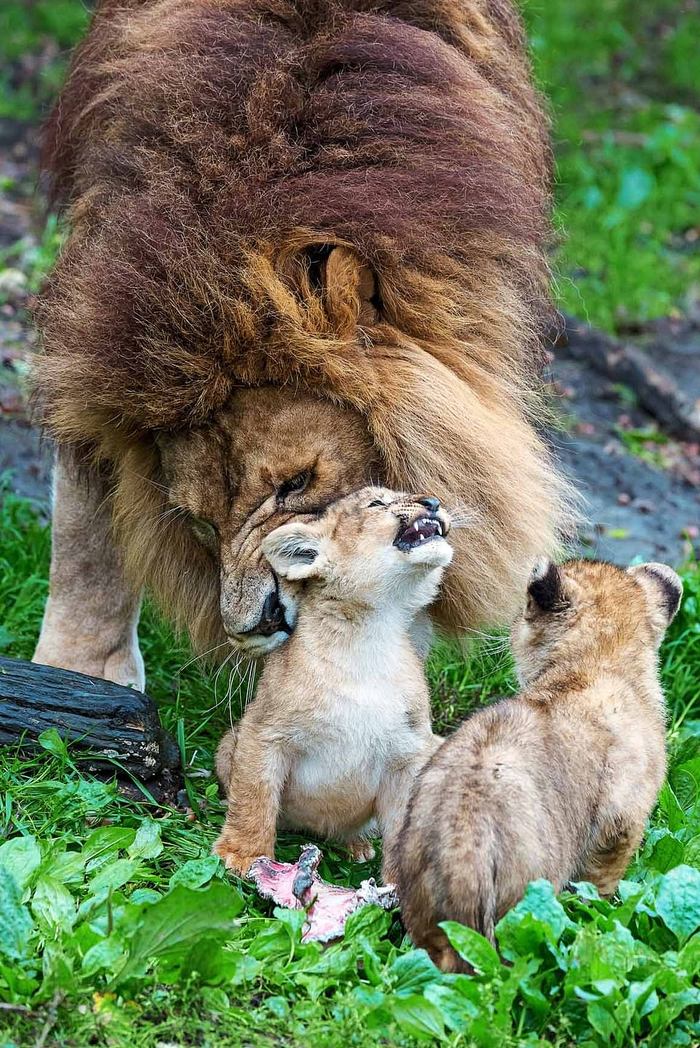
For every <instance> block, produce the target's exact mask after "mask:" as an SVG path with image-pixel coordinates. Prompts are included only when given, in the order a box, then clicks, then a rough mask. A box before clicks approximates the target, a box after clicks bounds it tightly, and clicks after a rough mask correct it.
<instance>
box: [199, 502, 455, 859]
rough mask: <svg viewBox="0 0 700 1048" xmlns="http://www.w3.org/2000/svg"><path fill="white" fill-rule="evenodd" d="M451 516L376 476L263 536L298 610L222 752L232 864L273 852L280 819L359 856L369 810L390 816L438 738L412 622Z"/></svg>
mask: <svg viewBox="0 0 700 1048" xmlns="http://www.w3.org/2000/svg"><path fill="white" fill-rule="evenodd" d="M449 526H450V521H449V517H448V516H447V514H446V513H445V512H444V510H443V509H442V508H441V507H440V503H439V502H438V500H437V499H435V498H432V497H421V496H412V495H402V494H397V493H395V492H392V491H388V490H387V489H385V488H376V487H375V488H364V489H363V490H361V491H359V492H356V493H354V494H352V495H349V496H347V497H346V498H343V499H340V500H339V501H338V502H336V503H334V504H333V505H331V506H330V507H329V508H328V509H327V510H326V512H325V513H324V515H323V516H322V517H321V518H319V519H317V520H314V521H311V522H308V523H306V522H299V521H294V522H293V523H289V524H286V525H283V526H282V527H280V528H277V529H276V530H275V531H274V532H272V533H271V534H270V535H268V536H267V538H266V539H265V540H264V542H263V550H264V552H265V555H266V556H267V558H268V560H269V561H270V564H271V565H272V568H273V569H274V571H275V572H276V573H277V575H278V576H279V577H280V578H281V579H282V580H283V585H286V586H289V585H292V586H294V587H295V589H296V599H297V602H298V608H299V611H298V619H297V625H296V629H295V631H294V633H293V634H292V636H291V638H290V640H289V641H288V643H287V644H285V645H284V646H283V647H282V648H280V649H278V650H277V651H274V652H272V653H271V654H270V655H269V656H268V658H267V661H266V663H265V667H264V670H263V673H262V676H261V679H260V683H259V686H258V690H257V694H256V697H255V700H254V701H253V703H252V704H251V705H250V706H249V707H248V709H247V710H246V712H245V715H244V716H243V718H242V720H241V721H240V723H239V724H238V726H237V727H236V728H235V729H234V730H233V731H232V732H229V733H228V734H227V735H226V736H224V739H223V740H222V742H221V744H220V746H219V750H218V752H217V762H216V764H217V773H218V775H219V779H220V780H221V782H222V785H223V787H224V789H225V790H226V793H227V798H228V810H227V815H226V822H225V825H224V829H223V832H222V834H221V836H220V837H219V839H218V841H217V842H216V844H215V846H214V850H215V851H216V852H217V853H218V854H219V855H220V856H221V857H222V858H223V859H224V860H225V862H226V865H227V866H228V867H229V869H232V870H235V871H237V872H239V873H245V872H246V871H247V870H248V869H249V868H250V865H251V863H252V862H253V860H254V859H256V858H258V856H260V855H269V856H273V855H274V847H275V835H276V828H277V825H278V822H282V823H284V824H285V825H287V826H290V827H295V828H299V829H301V828H303V829H306V830H309V831H311V832H313V833H316V834H319V835H324V836H328V837H334V838H336V839H340V840H342V841H344V842H346V843H347V844H348V846H349V848H350V851H351V853H352V854H353V855H354V856H355V857H356V858H358V859H365V858H369V857H371V855H372V849H371V846H370V845H369V842H368V841H367V835H368V833H369V832H371V829H372V827H373V823H374V820H376V821H377V822H378V823H379V828H380V829H381V830H382V831H383V832H384V833H385V835H387V836H389V835H390V834H392V833H395V832H396V831H397V830H398V828H399V826H400V824H401V819H402V817H403V809H404V806H405V803H406V801H407V798H408V793H409V790H410V787H411V784H412V782H413V780H414V778H415V775H416V774H417V772H418V770H419V768H420V766H421V765H422V763H423V762H424V761H425V760H426V759H427V758H428V757H429V756H430V754H431V753H432V752H433V750H434V748H435V746H436V745H437V744H438V740H437V739H436V738H435V736H433V733H432V730H431V726H430V703H429V694H428V687H427V683H426V680H425V676H424V672H423V663H422V659H421V656H420V654H419V652H418V649H417V646H416V643H415V636H414V633H413V629H414V628H415V620H416V616H419V613H421V612H422V611H423V609H424V608H426V607H427V606H428V605H429V604H430V603H431V602H432V601H433V600H434V599H435V597H436V595H437V591H438V586H439V584H440V580H441V577H442V573H443V570H444V569H445V568H446V567H447V565H448V564H449V563H450V561H451V559H452V549H451V547H450V545H449V544H448V542H447V541H446V535H447V533H448V531H449ZM383 872H384V877H385V879H391V871H389V870H388V869H387V868H386V866H385V869H384V871H383Z"/></svg>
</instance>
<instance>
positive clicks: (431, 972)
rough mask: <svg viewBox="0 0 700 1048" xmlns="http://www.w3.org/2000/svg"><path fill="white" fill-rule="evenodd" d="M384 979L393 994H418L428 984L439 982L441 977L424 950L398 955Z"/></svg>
mask: <svg viewBox="0 0 700 1048" xmlns="http://www.w3.org/2000/svg"><path fill="white" fill-rule="evenodd" d="M386 978H387V981H388V983H389V985H390V986H391V987H392V989H393V991H394V993H397V994H411V993H419V992H420V991H421V990H422V989H423V988H424V987H425V986H427V985H429V984H430V983H433V982H439V981H440V979H441V975H440V971H439V969H438V968H436V967H435V965H434V964H433V962H432V961H431V960H430V957H429V956H428V954H427V953H426V952H425V950H411V951H410V952H409V953H402V954H399V956H398V957H397V958H396V960H395V961H394V963H393V964H392V965H391V967H390V968H389V970H388V972H387V973H386Z"/></svg>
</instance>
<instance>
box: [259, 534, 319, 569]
mask: <svg viewBox="0 0 700 1048" xmlns="http://www.w3.org/2000/svg"><path fill="white" fill-rule="evenodd" d="M262 551H263V553H264V554H265V556H266V557H267V559H268V561H269V563H270V567H271V568H272V569H273V571H276V572H277V574H278V575H279V576H280V577H281V578H283V579H289V580H290V581H291V582H294V581H296V580H300V579H309V578H312V577H313V576H318V575H320V574H321V569H322V566H323V564H324V563H325V557H324V556H323V553H322V551H321V538H320V536H319V535H318V534H316V533H315V532H314V529H313V525H312V524H300V523H295V522H293V523H291V524H283V525H282V527H281V528H275V530H274V531H271V532H270V534H269V535H267V536H266V537H265V538H264V539H263V542H262Z"/></svg>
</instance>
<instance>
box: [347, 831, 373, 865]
mask: <svg viewBox="0 0 700 1048" xmlns="http://www.w3.org/2000/svg"><path fill="white" fill-rule="evenodd" d="M347 849H348V851H349V852H350V855H351V857H352V859H353V861H354V862H370V861H371V860H372V859H373V858H374V856H375V855H376V854H377V853H376V852H375V850H374V845H373V844H372V842H371V841H368V840H367V839H366V838H365V837H358V838H357V839H356V840H354V841H348V842H347Z"/></svg>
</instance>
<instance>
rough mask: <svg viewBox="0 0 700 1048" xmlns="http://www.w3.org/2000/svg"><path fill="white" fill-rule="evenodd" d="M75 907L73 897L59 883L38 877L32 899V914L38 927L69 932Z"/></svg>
mask: <svg viewBox="0 0 700 1048" xmlns="http://www.w3.org/2000/svg"><path fill="white" fill-rule="evenodd" d="M76 910H77V907H76V904H75V900H74V899H73V896H72V895H71V893H70V892H69V891H68V889H67V888H66V887H65V885H63V884H62V883H61V882H60V881H57V880H54V878H53V877H40V878H39V881H38V882H37V886H36V888H35V890H34V895H33V897H32V913H33V914H34V916H35V917H36V919H37V921H38V922H39V924H40V925H43V926H44V927H45V928H49V929H51V930H52V931H54V932H56V931H58V932H67V931H70V930H71V928H72V927H73V924H74V923H75V918H76V916H77V913H76Z"/></svg>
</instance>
